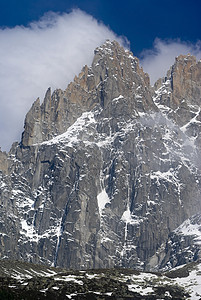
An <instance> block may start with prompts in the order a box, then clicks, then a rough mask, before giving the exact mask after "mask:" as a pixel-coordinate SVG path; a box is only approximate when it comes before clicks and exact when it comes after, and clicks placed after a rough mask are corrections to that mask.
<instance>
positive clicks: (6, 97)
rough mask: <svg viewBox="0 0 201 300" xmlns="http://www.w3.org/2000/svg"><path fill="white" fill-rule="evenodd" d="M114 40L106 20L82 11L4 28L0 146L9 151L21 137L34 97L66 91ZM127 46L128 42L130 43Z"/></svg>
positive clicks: (0, 39)
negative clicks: (97, 50) (100, 48)
mask: <svg viewBox="0 0 201 300" xmlns="http://www.w3.org/2000/svg"><path fill="white" fill-rule="evenodd" d="M106 39H110V40H114V39H116V40H117V41H118V42H120V43H121V44H122V45H124V46H125V44H126V43H127V42H126V39H125V38H122V37H117V36H116V35H115V33H113V32H112V31H111V30H110V29H109V28H107V27H106V26H105V25H104V24H102V23H100V22H98V21H97V20H96V19H94V18H93V17H92V16H90V15H88V14H86V13H84V12H83V11H80V10H74V11H72V12H71V13H69V14H56V13H52V12H49V13H47V14H46V15H44V17H43V18H42V19H40V20H39V21H37V22H33V23H31V24H29V25H28V26H27V27H23V26H17V27H14V28H4V29H0V146H1V147H2V150H9V148H10V146H11V144H12V142H14V141H16V140H18V141H19V140H20V136H21V132H22V130H23V123H24V117H25V114H26V113H27V111H28V110H29V108H30V106H31V104H32V103H33V101H34V100H35V99H36V98H37V97H40V98H41V100H43V97H44V94H45V92H46V90H47V88H48V87H52V89H55V88H62V89H65V88H66V87H67V84H68V83H69V82H70V81H72V80H73V78H74V76H75V75H76V74H78V73H79V72H80V70H81V68H82V66H84V65H85V64H87V65H90V64H91V62H92V59H93V54H94V52H93V51H94V49H95V48H96V47H97V46H100V45H101V44H102V43H103V42H105V40H106ZM127 46H128V45H127Z"/></svg>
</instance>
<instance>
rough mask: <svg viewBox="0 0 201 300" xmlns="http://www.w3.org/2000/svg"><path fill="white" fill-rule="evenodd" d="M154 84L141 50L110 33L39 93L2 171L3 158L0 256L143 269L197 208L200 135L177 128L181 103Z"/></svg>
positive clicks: (73, 265)
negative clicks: (62, 81)
mask: <svg viewBox="0 0 201 300" xmlns="http://www.w3.org/2000/svg"><path fill="white" fill-rule="evenodd" d="M192 61H193V63H194V64H195V69H196V68H197V69H196V70H200V64H199V63H198V64H197V65H196V62H194V60H192ZM177 63H178V62H177ZM177 63H176V64H177ZM179 64H181V62H179ZM173 69H174V67H173ZM182 70H183V71H182ZM191 70H192V72H194V71H193V70H194V69H193V68H191ZM182 72H184V73H185V68H184V69H182V68H181V70H180V75H181V76H182V74H183V73H182ZM189 72H190V71H189ZM196 72H198V71H196ZM199 78H200V77H199V76H198V77H196V78H195V83H193V84H194V86H196V84H197V85H198V88H199V86H200V81H199V80H200V79H199ZM165 84H166V81H164V82H163V81H162V80H161V84H158V85H157V86H161V87H160V88H159V89H160V91H161V90H163V89H164V86H165ZM179 84H181V85H182V86H183V88H182V87H181V90H182V93H183V89H184V88H185V87H186V86H185V84H183V81H181V82H180V81H179V83H178V85H179ZM187 87H188V86H187ZM169 89H170V93H173V94H174V87H173V89H172V87H171V85H170V87H169ZM171 89H172V90H171ZM160 91H159V90H158V92H156V95H155V97H154V98H153V97H152V95H153V90H152V88H151V87H150V84H149V78H148V75H147V74H145V73H144V72H143V70H142V69H141V68H140V67H139V62H138V59H137V58H135V57H133V55H132V54H131V53H130V52H129V51H125V50H124V49H123V48H122V47H120V46H119V45H118V44H117V43H116V42H109V41H107V42H106V43H105V44H104V45H103V46H101V47H99V48H97V49H96V50H95V56H94V60H93V63H92V66H91V67H87V66H85V67H84V68H83V70H82V72H81V73H80V74H79V76H78V77H75V80H74V82H72V83H71V84H70V85H69V86H68V87H67V89H66V90H65V91H61V90H56V91H55V92H53V94H51V91H50V89H48V91H47V93H46V96H45V99H44V102H43V103H42V104H41V105H40V101H39V100H38V99H37V100H36V102H35V103H34V104H33V106H32V108H31V109H30V111H29V112H28V114H27V116H26V119H25V128H24V132H23V135H22V141H21V143H20V144H19V145H16V144H14V145H13V147H12V149H11V150H10V152H9V154H8V159H7V161H8V171H7V173H6V172H5V170H4V169H5V167H2V164H0V166H1V168H2V172H1V174H0V175H1V185H0V200H1V203H2V210H1V213H0V217H1V223H2V224H4V225H5V226H3V225H2V229H1V233H0V235H1V236H0V237H1V245H0V249H1V250H0V253H1V257H4V258H6V257H7V258H10V257H12V258H16V259H21V260H25V261H30V262H34V263H43V264H47V265H52V266H60V267H66V268H73V269H86V268H112V267H126V268H139V269H146V268H149V262H150V258H151V257H153V255H154V254H155V253H156V252H157V251H158V250H159V249H160V247H161V245H163V244H164V243H165V242H166V241H167V239H168V236H169V234H170V233H171V232H172V231H173V230H174V229H176V228H177V227H178V226H179V225H180V224H181V223H182V222H183V221H184V220H185V219H187V218H189V217H190V216H192V215H193V214H195V213H196V212H197V211H199V210H200V208H201V204H200V201H199V199H200V172H199V167H198V165H199V164H198V161H199V152H198V151H197V149H198V146H197V145H198V144H197V142H195V143H194V141H192V135H191V133H190V131H188V132H186V131H185V130H183V127H182V126H184V124H186V123H185V122H186V120H185V121H183V122H182V124H181V122H177V120H180V118H181V116H182V114H179V115H178V118H176V117H175V116H176V112H175V115H174V117H172V115H171V114H167V113H166V111H167V110H168V109H169V108H171V105H173V106H174V105H175V103H177V108H180V107H182V105H183V104H182V103H183V102H182V99H180V98H179V97H180V96H179V95H178V94H175V95H177V97H178V98H174V97H176V96H174V97H173V96H172V97H173V98H171V99H173V100H172V101H173V102H174V101H175V103H174V104H171V105H169V106H168V103H169V98H168V95H169V94H168V93H166V96H167V97H166V98H165V96H164V97H163V96H160ZM186 93H187V92H186ZM182 95H184V96H185V95H187V94H185V93H184V94H182ZM196 95H197V94H196ZM191 96H192V97H191V100H192V101H193V97H194V92H193V93H192V95H191ZM161 97H162V98H161ZM182 97H183V96H182ZM174 99H180V101H176V100H174ZM173 102H171V103H173ZM191 103H193V102H191ZM160 105H163V107H162V108H161V106H160ZM188 105H189V107H191V106H190V105H191V104H188ZM197 105H198V101H197V100H195V107H194V108H193V109H195V110H196V109H197ZM165 107H166V108H167V109H166V110H165ZM177 111H179V109H178V110H177ZM187 121H188V120H187ZM0 155H1V154H0ZM3 168H4V169H3ZM152 267H154V264H152Z"/></svg>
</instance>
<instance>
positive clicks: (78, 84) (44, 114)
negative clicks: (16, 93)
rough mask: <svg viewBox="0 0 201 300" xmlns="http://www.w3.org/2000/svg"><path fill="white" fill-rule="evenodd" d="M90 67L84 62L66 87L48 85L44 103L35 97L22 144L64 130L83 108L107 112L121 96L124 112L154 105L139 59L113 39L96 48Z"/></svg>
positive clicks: (149, 107) (152, 107) (44, 139)
mask: <svg viewBox="0 0 201 300" xmlns="http://www.w3.org/2000/svg"><path fill="white" fill-rule="evenodd" d="M94 53H95V56H94V59H93V62H92V65H91V67H87V66H85V67H84V68H83V69H82V71H81V72H80V74H79V75H78V77H77V76H75V78H74V81H73V82H71V83H70V84H69V85H68V87H67V89H66V90H64V91H62V90H60V89H58V90H56V91H54V92H53V94H51V90H50V89H48V90H47V93H46V95H45V99H44V101H43V103H42V104H41V105H40V101H39V99H37V100H36V101H35V102H34V104H33V105H32V108H31V109H30V111H29V112H28V113H27V116H26V119H25V128H24V133H23V136H22V145H23V146H30V145H33V144H36V143H40V142H42V141H46V140H49V139H50V138H52V137H53V136H56V135H58V134H61V133H63V132H65V131H66V130H67V129H68V128H69V127H70V126H71V125H72V124H73V123H74V122H75V121H76V119H77V118H78V117H80V116H81V114H82V113H83V112H86V111H90V110H92V109H93V108H94V107H95V106H97V105H99V106H101V107H102V108H103V109H104V110H105V111H106V110H107V111H109V110H110V113H111V111H112V110H113V108H111V107H112V106H113V105H114V104H112V100H113V99H115V98H118V97H119V96H122V97H123V98H124V99H125V100H124V101H125V102H126V105H127V106H128V107H129V109H127V111H126V112H127V113H128V114H129V113H130V112H132V113H133V111H134V110H136V112H137V111H138V110H139V111H146V110H149V109H156V108H155V105H154V103H153V101H152V98H151V93H150V89H149V87H150V84H149V77H148V75H147V74H146V73H144V72H143V70H142V68H140V67H139V61H138V59H137V58H136V57H133V55H132V53H131V52H129V51H126V50H125V49H124V48H123V47H121V46H120V45H119V44H118V43H117V42H116V41H114V42H110V41H107V42H106V43H105V44H103V45H102V46H101V47H98V48H97V49H96V50H95V51H94Z"/></svg>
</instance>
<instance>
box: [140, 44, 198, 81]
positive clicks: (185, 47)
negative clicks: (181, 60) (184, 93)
mask: <svg viewBox="0 0 201 300" xmlns="http://www.w3.org/2000/svg"><path fill="white" fill-rule="evenodd" d="M188 53H190V54H191V55H195V56H196V57H197V59H201V41H198V42H197V43H196V44H191V43H186V42H182V41H180V40H160V39H155V42H154V45H153V49H151V50H145V51H143V52H142V54H141V60H140V62H141V65H142V67H143V69H144V71H145V72H147V73H148V74H149V75H150V78H151V83H152V84H154V83H155V82H156V80H157V79H159V78H160V77H163V76H165V75H166V73H167V71H168V70H169V68H170V66H171V65H173V64H174V61H175V57H176V56H178V55H180V54H183V55H186V54H188Z"/></svg>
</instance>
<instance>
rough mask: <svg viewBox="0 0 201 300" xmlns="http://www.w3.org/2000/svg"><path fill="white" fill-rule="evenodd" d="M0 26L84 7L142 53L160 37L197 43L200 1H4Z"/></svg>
mask: <svg viewBox="0 0 201 300" xmlns="http://www.w3.org/2000/svg"><path fill="white" fill-rule="evenodd" d="M0 3H1V4H0V26H10V27H13V26H16V25H27V24H28V23H29V22H31V21H33V20H37V19H39V18H40V17H42V15H43V14H44V13H45V12H47V11H55V12H67V13H69V12H70V11H71V10H72V9H73V8H80V9H81V10H84V11H85V12H87V13H88V14H90V15H92V16H93V17H95V18H96V19H97V20H100V21H102V22H103V23H104V24H105V25H107V26H109V27H110V28H111V29H112V30H113V31H114V32H115V33H116V34H117V35H124V36H126V37H127V38H128V40H129V41H130V46H131V50H132V51H133V52H134V53H135V54H136V55H140V53H141V51H142V50H143V49H147V48H151V47H152V44H153V42H154V39H155V38H156V37H158V38H160V39H175V38H180V39H181V40H183V41H190V42H193V43H195V42H196V41H197V40H198V39H200V38H201V17H200V15H201V1H200V0H190V1H189V0H188V1H187V0H168V1H161V0H160V1H159V0H130V1H128V0H127V1H126V0H125V1H117V0H86V1H84V0H81V1H80V0H76V1H70V0H18V1H17V0H6V1H5V0H1V2H0Z"/></svg>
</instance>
